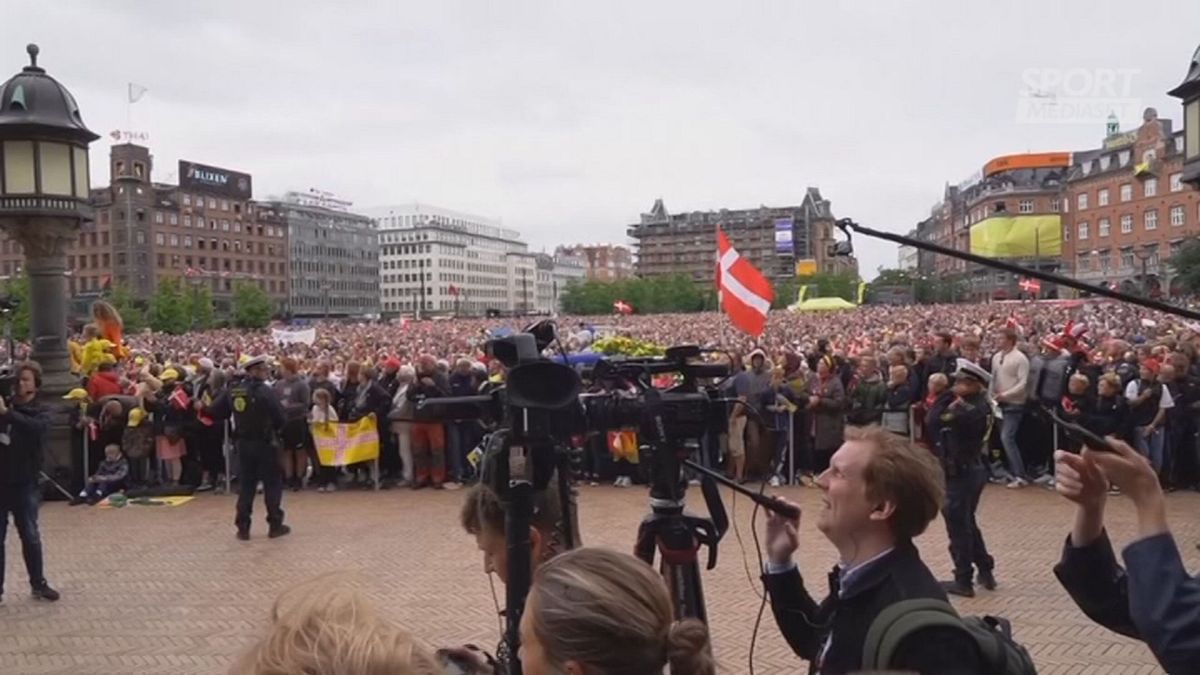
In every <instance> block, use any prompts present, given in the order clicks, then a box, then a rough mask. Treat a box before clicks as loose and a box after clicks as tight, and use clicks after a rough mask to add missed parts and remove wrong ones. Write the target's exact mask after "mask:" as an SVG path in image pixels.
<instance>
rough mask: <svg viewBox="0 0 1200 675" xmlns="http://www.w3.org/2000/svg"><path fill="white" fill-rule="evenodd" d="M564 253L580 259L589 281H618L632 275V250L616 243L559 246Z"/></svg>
mask: <svg viewBox="0 0 1200 675" xmlns="http://www.w3.org/2000/svg"><path fill="white" fill-rule="evenodd" d="M558 250H559V251H560V252H562V253H564V254H566V255H571V256H576V257H578V258H580V259H582V260H583V261H584V263H585V266H586V272H587V278H588V280H590V281H620V280H621V279H628V278H630V277H632V276H633V275H634V263H633V252H631V251H630V250H629V249H628V248H626V247H624V246H620V245H617V244H576V245H572V246H560V247H558Z"/></svg>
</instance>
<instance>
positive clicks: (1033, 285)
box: [1017, 279, 1042, 293]
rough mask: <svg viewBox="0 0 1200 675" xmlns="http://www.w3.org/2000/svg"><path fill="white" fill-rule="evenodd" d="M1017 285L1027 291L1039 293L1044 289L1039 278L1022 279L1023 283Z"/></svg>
mask: <svg viewBox="0 0 1200 675" xmlns="http://www.w3.org/2000/svg"><path fill="white" fill-rule="evenodd" d="M1017 285H1018V286H1020V287H1021V290H1023V291H1025V292H1026V293H1037V292H1038V291H1040V290H1042V282H1040V281H1038V280H1037V279H1022V280H1021V283H1019V284H1017Z"/></svg>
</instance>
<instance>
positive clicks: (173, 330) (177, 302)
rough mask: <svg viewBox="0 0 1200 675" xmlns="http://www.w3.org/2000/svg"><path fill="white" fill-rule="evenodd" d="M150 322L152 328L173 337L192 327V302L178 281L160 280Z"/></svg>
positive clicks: (151, 304)
mask: <svg viewBox="0 0 1200 675" xmlns="http://www.w3.org/2000/svg"><path fill="white" fill-rule="evenodd" d="M122 318H124V315H122ZM149 320H150V321H149V322H150V328H152V329H154V330H156V331H159V332H162V333H170V334H172V335H182V334H183V333H186V332H187V331H188V330H189V329H190V328H191V327H192V316H191V302H189V301H188V298H187V296H186V295H185V293H184V289H183V288H182V284H181V283H180V281H179V280H178V279H176V278H174V277H166V278H164V279H161V280H159V282H158V289H157V290H155V292H154V297H152V298H150V316H149Z"/></svg>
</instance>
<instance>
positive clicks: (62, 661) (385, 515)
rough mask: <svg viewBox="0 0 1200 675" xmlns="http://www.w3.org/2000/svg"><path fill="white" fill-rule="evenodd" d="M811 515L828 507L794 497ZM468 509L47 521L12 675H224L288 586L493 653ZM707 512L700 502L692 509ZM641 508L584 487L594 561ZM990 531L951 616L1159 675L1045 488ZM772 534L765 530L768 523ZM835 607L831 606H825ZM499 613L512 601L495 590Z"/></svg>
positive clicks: (808, 570) (175, 511) (187, 512)
mask: <svg viewBox="0 0 1200 675" xmlns="http://www.w3.org/2000/svg"><path fill="white" fill-rule="evenodd" d="M779 492H781V493H783V494H786V495H789V496H791V497H793V498H796V499H799V500H800V501H801V503H802V504H804V505H805V507H806V508H808V509H810V510H812V509H815V508H816V506H817V492H816V491H815V490H812V489H807V488H781V489H780V490H779ZM461 496H462V493H461V492H440V493H434V492H430V491H421V492H417V493H414V492H411V491H408V490H395V491H385V492H381V493H371V492H346V491H343V492H339V493H337V494H332V495H323V494H315V493H305V494H299V495H296V494H290V493H289V494H287V495H286V496H285V498H284V508H285V509H286V510H287V517H288V522H289V523H290V524H291V525H292V527H293V528H294V532H293V534H292V535H291V536H289V537H286V538H284V539H280V540H277V541H270V540H268V539H267V538H266V526H265V524H264V523H263V521H262V517H263V516H262V511H261V509H262V503H261V500H260V501H259V502H258V504H257V505H256V507H257V508H258V509H259V510H258V511H257V512H256V519H257V520H256V524H255V530H254V532H253V537H254V538H253V540H252V541H250V542H239V541H236V540H235V539H234V536H233V535H234V530H233V526H232V519H233V498H232V497H226V496H214V495H202V496H200V497H199V498H197V499H196V500H194V501H192V502H191V503H189V504H186V505H184V506H181V507H178V508H166V507H145V506H140V507H139V506H130V507H127V508H125V509H121V510H117V509H112V510H100V509H94V508H91V509H90V508H88V507H83V506H81V507H76V508H69V507H67V506H66V505H63V504H61V503H54V504H47V505H46V506H45V507H44V509H43V511H42V517H41V522H42V536H43V539H44V542H45V545H46V558H47V572H48V576H49V578H50V580H51V582H52V583H53V584H54V585H55V586H56V587H57V588H59V589H60V590H61V591H62V593H63V599H62V601H61V602H59V603H57V604H54V605H48V604H42V603H35V602H34V601H33V600H32V599H30V598H29V596H28V594H27V593H26V592H25V588H26V586H25V571H24V568H23V566H22V563H21V556H20V546H19V543H18V541H17V537H16V536H15V533H14V532H12V530H11V528H10V535H9V537H8V539H9V541H8V556H7V559H8V575H7V579H8V584H6V585H7V587H8V593H7V595H6V596H5V599H4V604H3V605H0V673H5V674H6V675H7V674H20V675H27V674H28V675H32V674H35V673H85V674H101V673H147V674H149V673H163V674H167V673H170V674H172V675H181V674H184V673H221V672H224V671H225V670H226V669H227V668H228V665H229V664H230V663H231V661H232V659H233V658H234V656H235V655H237V654H238V653H239V652H240V650H241V649H242V648H243V647H244V646H245V645H246V644H248V642H249V641H250V640H252V639H253V636H254V635H255V634H257V633H258V631H260V630H261V629H262V627H263V626H264V624H265V621H266V618H267V614H268V611H269V609H270V607H271V603H272V601H273V600H274V599H275V597H276V596H277V595H278V594H279V593H280V592H281V591H282V590H284V589H285V588H287V587H288V586H289V584H292V583H295V582H296V581H298V580H303V579H307V578H310V577H313V576H316V575H318V574H321V573H324V572H329V571H338V570H343V571H346V572H347V573H355V574H356V578H357V579H359V580H360V581H361V583H362V584H364V586H365V587H366V588H367V589H368V590H369V592H370V593H372V594H373V595H374V596H375V597H376V598H377V599H378V600H379V601H380V602H381V603H382V604H383V605H384V606H385V607H386V608H387V610H388V611H389V612H391V613H392V615H393V616H395V618H397V619H398V620H399V621H401V622H403V624H405V625H406V626H409V627H411V628H412V629H413V630H414V631H415V632H416V633H417V634H418V635H420V636H422V637H423V638H425V639H426V640H428V641H429V642H431V643H433V644H435V645H453V644H462V643H467V642H473V643H476V644H480V645H488V646H491V645H494V644H495V642H496V638H497V635H498V630H499V628H498V619H497V615H496V612H495V609H494V604H493V599H492V593H491V591H490V590H489V586H488V579H487V577H486V576H485V575H484V574H483V573H482V562H481V559H480V556H479V554H478V553H477V552H476V550H475V546H474V543H473V541H472V540H471V539H470V538H469V537H467V536H466V535H463V534H462V533H461V532H460V531H459V528H458V521H457V518H458V505H459V502H460V500H461ZM689 496H690V497H692V501H693V502H695V508H697V509H701V508H702V506H701V497H700V494H699V490H693V491H692V493H690V494H689ZM726 505H727V508H729V509H731V510H732V511H733V512H734V520H735V522H737V523H739V528H738V530H739V532H740V535H741V541H742V543H743V544H744V545H745V548H744V549H743V548H741V547H740V546H739V543H738V536H737V533H735V532H734V530H732V529H731V530H730V532H729V534H728V535H727V536H726V538H725V540H724V542H723V544H722V546H721V550H720V558H719V564H718V566H717V568H716V569H715V570H712V571H708V572H705V575H704V583H705V592H706V595H707V599H708V607H709V616H710V619H711V624H712V630H713V635H714V644H715V649H716V652H717V654H718V657H719V659H720V660H721V662H722V664H723V666H724V668H723V672H728V673H745V672H748V665H747V657H748V650H749V645H750V638H751V634H752V632H753V628H754V623H755V617H756V615H757V613H758V610H759V606H760V599H759V595H758V592H759V584H758V583H757V579H748V577H757V573H756V571H755V568H756V565H757V561H756V559H755V554H754V549H753V545H754V544H753V541H752V538H751V536H750V529H749V520H750V509H749V508H748V507H749V502H748V501H746V500H744V499H739V500H737V502H736V503H732V502H730V500H729V498H728V494H727V495H726ZM645 509H646V494H645V492H644V491H642V490H639V489H636V488H635V489H625V490H621V489H616V488H611V487H597V488H591V487H584V488H582V495H581V518H580V520H581V522H582V529H583V534H584V537H585V541H586V542H587V543H588V544H594V545H595V544H599V545H607V546H613V547H617V548H621V549H630V547H631V546H632V542H633V539H634V533H635V531H636V527H637V523H638V521H639V520H640V518H641V516H642V515H643V514H644V512H645ZM981 510H982V519H981V522H982V525H983V530H984V535H985V537H986V538H987V540H988V543H989V546H990V548H991V549H992V552H993V554H994V555H995V556H996V558H997V560H998V565H997V575H998V577H999V581H1000V588H999V589H998V590H997V591H995V592H994V593H988V592H981V593H980V595H979V596H978V597H977V598H975V599H973V600H968V601H961V602H959V601H956V603H957V604H958V607H959V608H960V609H961V610H962V611H964V612H967V613H973V614H981V613H992V614H999V615H1002V616H1005V617H1007V618H1009V619H1011V620H1012V622H1013V624H1014V626H1015V630H1016V634H1017V637H1018V638H1019V639H1020V640H1021V641H1022V642H1024V643H1025V644H1026V645H1028V647H1029V648H1030V650H1031V651H1032V653H1033V655H1034V658H1035V659H1036V661H1037V664H1038V666H1039V670H1040V672H1042V673H1047V674H1051V675H1053V674H1056V673H1061V674H1067V673H1085V672H1086V673H1089V674H1090V673H1095V674H1102V673H1114V674H1115V673H1153V672H1159V669H1158V668H1157V667H1156V666H1155V665H1154V661H1153V659H1152V657H1151V656H1150V653H1149V651H1148V650H1147V649H1146V648H1145V647H1144V646H1142V645H1141V644H1138V643H1135V642H1133V641H1130V640H1126V639H1124V638H1120V637H1117V636H1115V635H1113V634H1111V633H1109V632H1108V631H1106V630H1104V629H1102V628H1099V627H1097V626H1094V625H1092V624H1091V623H1089V622H1088V621H1087V620H1086V618H1085V617H1084V616H1083V615H1082V614H1081V613H1080V612H1079V611H1078V610H1077V609H1076V608H1075V607H1074V606H1073V605H1072V604H1071V602H1070V600H1069V599H1068V598H1067V596H1066V594H1065V593H1064V592H1063V591H1062V590H1061V589H1060V587H1059V586H1058V584H1057V582H1056V581H1055V580H1054V577H1053V575H1052V573H1051V566H1052V565H1053V563H1054V562H1055V561H1056V560H1057V556H1058V553H1059V550H1060V546H1061V545H1062V541H1063V538H1064V536H1065V535H1066V532H1067V530H1068V528H1069V526H1070V521H1071V515H1072V509H1071V506H1070V505H1069V504H1067V503H1066V502H1064V501H1063V500H1062V499H1060V498H1058V497H1057V496H1056V495H1054V494H1053V493H1050V492H1047V491H1045V490H1042V489H1040V488H1026V489H1025V490H1021V491H1008V490H1005V489H1003V488H999V487H989V488H988V489H987V492H986V493H985V495H984V497H983V503H982V507H981ZM1109 511H1110V514H1109V520H1110V531H1111V532H1112V533H1113V537H1114V540H1115V541H1116V542H1118V545H1120V544H1121V543H1124V542H1126V541H1128V539H1129V537H1130V536H1131V533H1132V528H1133V521H1132V508H1131V505H1130V504H1129V503H1128V501H1127V500H1125V499H1123V498H1114V499H1113V500H1112V503H1111V504H1110V507H1109ZM1169 511H1170V517H1171V523H1172V524H1173V526H1174V528H1175V534H1176V537H1177V538H1178V540H1179V542H1180V545H1181V548H1182V550H1183V553H1184V558H1185V561H1186V562H1187V564H1188V566H1189V569H1192V570H1196V569H1197V568H1200V555H1198V554H1197V551H1196V549H1195V543H1196V542H1197V541H1200V525H1198V520H1197V518H1196V513H1197V512H1200V495H1197V494H1194V493H1179V494H1175V495H1172V496H1170V498H1169ZM760 519H761V515H760ZM802 530H803V535H804V537H805V539H804V543H803V546H802V554H801V570H802V571H803V573H804V574H805V577H806V578H808V579H812V580H821V582H820V583H821V584H823V583H824V578H825V572H827V571H828V569H829V566H830V565H832V563H833V562H834V556H835V554H834V551H833V549H832V547H831V546H830V545H829V544H828V543H827V542H826V541H825V540H824V539H823V538H822V537H821V536H820V534H819V533H818V532H816V530H815V529H814V528H813V526H812V522H811V518H806V519H805V522H804V523H803V525H802ZM918 543H919V545H920V548H921V551H922V553H923V555H924V557H925V559H926V560H927V561H929V563H930V565H931V566H932V567H933V569H934V571H935V573H938V574H939V575H945V574H947V573H948V572H949V569H950V566H949V555H948V554H947V552H946V536H945V529H944V527H943V525H942V523H941V522H937V523H934V524H933V526H932V527H931V530H930V532H928V533H926V534H925V535H924V536H922V537H921V538H920V539H919V540H918ZM821 591H823V589H821ZM496 592H497V597H498V598H500V600H501V601H502V599H503V589H502V587H500V586H499V585H497V587H496ZM754 662H755V671H756V672H758V673H764V674H766V673H795V672H804V671H805V670H806V669H807V666H806V665H805V664H802V663H801V662H800V661H799V660H798V659H796V658H795V657H793V656H792V654H791V652H790V651H789V650H788V648H787V646H786V644H784V642H783V640H782V639H781V638H780V637H779V634H778V632H777V631H776V629H775V625H774V622H773V620H772V619H771V614H770V609H769V608H767V610H766V612H765V613H764V615H763V621H762V625H761V627H760V629H759V632H758V641H757V646H756V647H755V661H754Z"/></svg>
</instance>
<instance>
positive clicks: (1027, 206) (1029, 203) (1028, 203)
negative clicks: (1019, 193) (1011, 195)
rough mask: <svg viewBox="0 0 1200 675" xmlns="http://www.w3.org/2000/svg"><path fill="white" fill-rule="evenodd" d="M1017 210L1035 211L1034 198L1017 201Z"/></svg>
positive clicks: (1020, 211)
mask: <svg viewBox="0 0 1200 675" xmlns="http://www.w3.org/2000/svg"><path fill="white" fill-rule="evenodd" d="M1017 212H1018V213H1033V200H1032V199H1022V200H1021V201H1020V202H1017Z"/></svg>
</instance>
